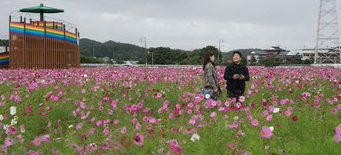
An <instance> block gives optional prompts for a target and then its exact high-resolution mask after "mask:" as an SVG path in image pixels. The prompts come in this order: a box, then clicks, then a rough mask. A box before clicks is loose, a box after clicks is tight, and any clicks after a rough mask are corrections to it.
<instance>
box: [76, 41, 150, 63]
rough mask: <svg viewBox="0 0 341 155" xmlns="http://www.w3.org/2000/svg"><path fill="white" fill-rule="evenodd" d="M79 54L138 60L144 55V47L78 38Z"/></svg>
mask: <svg viewBox="0 0 341 155" xmlns="http://www.w3.org/2000/svg"><path fill="white" fill-rule="evenodd" d="M79 46H80V50H81V55H83V56H88V57H92V56H93V55H94V56H95V57H97V58H99V57H109V58H110V59H114V60H121V61H124V60H133V61H134V60H140V59H141V58H142V57H145V49H144V48H143V47H139V46H136V45H132V44H126V43H119V42H115V41H111V40H110V41H107V42H104V43H100V42H98V41H95V40H90V39H86V38H84V39H80V41H79Z"/></svg>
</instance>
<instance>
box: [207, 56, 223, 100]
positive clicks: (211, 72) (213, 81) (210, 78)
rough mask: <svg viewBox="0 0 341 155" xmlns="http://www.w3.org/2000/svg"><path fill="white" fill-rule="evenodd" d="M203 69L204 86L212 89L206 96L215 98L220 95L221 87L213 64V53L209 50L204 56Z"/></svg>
mask: <svg viewBox="0 0 341 155" xmlns="http://www.w3.org/2000/svg"><path fill="white" fill-rule="evenodd" d="M203 70H204V71H205V74H204V79H203V83H204V88H205V89H211V90H213V94H212V96H209V97H208V98H212V99H214V100H217V99H218V98H219V97H220V96H221V89H220V86H219V81H218V74H217V71H216V68H215V64H214V54H213V53H212V52H210V51H209V52H207V53H206V55H205V57H204V65H203Z"/></svg>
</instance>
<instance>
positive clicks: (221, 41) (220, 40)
mask: <svg viewBox="0 0 341 155" xmlns="http://www.w3.org/2000/svg"><path fill="white" fill-rule="evenodd" d="M223 42H224V40H223V39H219V51H218V63H219V61H220V59H219V55H220V52H221V51H220V44H221V43H223Z"/></svg>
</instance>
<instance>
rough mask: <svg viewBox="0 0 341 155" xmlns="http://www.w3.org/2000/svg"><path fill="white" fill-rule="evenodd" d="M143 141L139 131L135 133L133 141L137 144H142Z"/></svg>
mask: <svg viewBox="0 0 341 155" xmlns="http://www.w3.org/2000/svg"><path fill="white" fill-rule="evenodd" d="M143 141H144V136H143V135H142V134H140V133H136V135H135V137H134V143H135V144H136V145H138V146H141V145H143Z"/></svg>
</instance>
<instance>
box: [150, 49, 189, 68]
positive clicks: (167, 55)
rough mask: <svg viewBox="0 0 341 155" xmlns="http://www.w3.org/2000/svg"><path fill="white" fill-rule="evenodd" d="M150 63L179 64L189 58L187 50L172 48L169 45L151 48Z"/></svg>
mask: <svg viewBox="0 0 341 155" xmlns="http://www.w3.org/2000/svg"><path fill="white" fill-rule="evenodd" d="M148 51H149V55H148V64H151V63H152V60H153V61H154V64H162V65H168V64H177V63H180V62H182V61H183V60H184V59H186V58H187V56H188V55H187V53H188V52H187V51H183V50H179V49H171V48H169V47H157V48H149V50H148Z"/></svg>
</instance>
